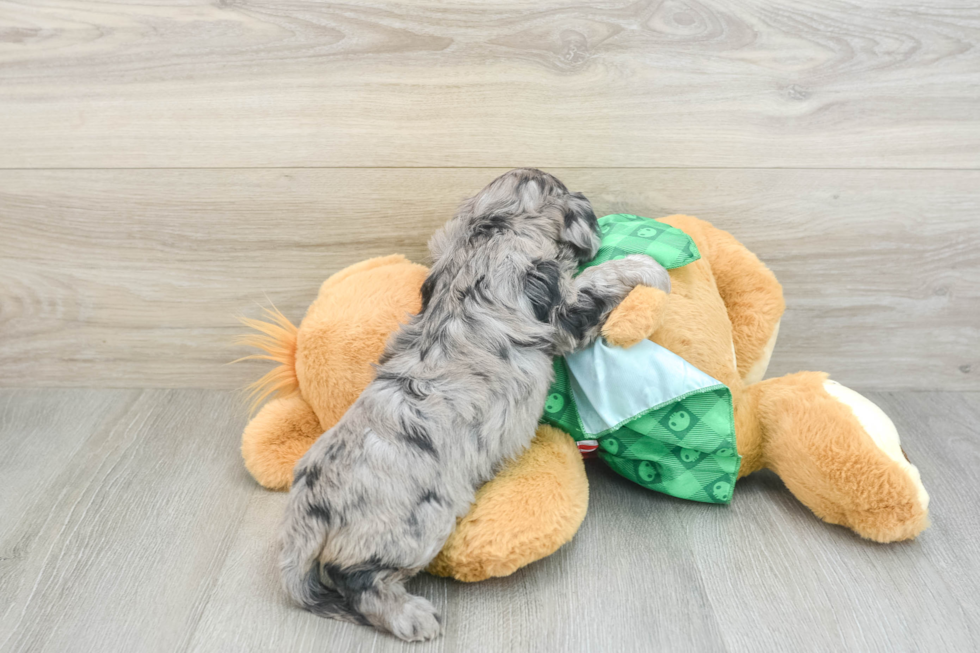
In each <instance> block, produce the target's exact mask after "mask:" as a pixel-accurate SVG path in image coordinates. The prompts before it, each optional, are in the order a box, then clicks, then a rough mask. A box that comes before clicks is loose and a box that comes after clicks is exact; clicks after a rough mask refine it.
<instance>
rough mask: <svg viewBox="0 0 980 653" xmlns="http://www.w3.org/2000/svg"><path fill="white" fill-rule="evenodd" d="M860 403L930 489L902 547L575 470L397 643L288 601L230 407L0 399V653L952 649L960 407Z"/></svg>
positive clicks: (183, 400) (971, 527) (750, 503)
mask: <svg viewBox="0 0 980 653" xmlns="http://www.w3.org/2000/svg"><path fill="white" fill-rule="evenodd" d="M869 397H870V398H871V399H872V400H874V401H876V402H878V403H879V404H880V405H881V406H882V408H884V410H886V411H887V412H888V413H889V414H890V415H891V417H892V418H893V419H894V421H895V423H896V426H897V427H898V429H899V432H900V433H902V443H903V447H904V449H905V451H906V452H907V453H908V455H909V457H910V458H911V459H912V460H913V461H914V462H915V463H916V464H917V465H918V466H919V468H920V470H921V472H922V478H923V482H924V483H925V485H926V487H927V488H928V490H929V492H930V494H931V497H932V504H931V510H932V522H933V523H932V526H931V528H930V529H929V530H927V531H926V532H925V533H924V534H923V535H922V536H920V537H919V538H918V539H917V540H915V541H913V542H906V543H901V544H895V545H880V544H875V543H871V542H867V541H864V540H860V539H859V538H857V537H856V536H855V535H853V534H852V533H851V532H850V531H847V530H845V529H843V528H840V527H834V526H828V525H826V524H823V523H822V522H820V521H818V520H817V519H816V518H815V517H814V516H813V515H812V514H811V513H810V512H809V511H808V510H807V509H805V508H804V507H803V506H802V505H800V504H799V503H798V502H797V501H796V500H795V499H793V498H792V496H791V495H790V494H789V493H788V492H787V490H786V489H785V487H783V485H782V483H781V482H780V481H779V479H778V478H776V477H775V476H774V475H772V474H771V473H768V472H763V473H759V474H756V475H753V476H750V477H747V478H745V479H743V480H741V481H739V486H738V488H737V489H736V493H735V498H734V500H733V502H732V504H731V505H730V506H728V507H724V506H710V505H706V504H698V503H693V502H685V501H681V500H677V499H673V498H670V497H666V496H663V495H659V494H657V493H654V492H651V491H649V490H646V489H644V488H641V487H639V486H637V485H635V484H631V483H630V482H629V481H626V480H625V479H623V478H621V477H619V476H616V475H615V474H613V473H611V472H609V471H608V470H607V469H605V468H604V467H603V466H602V465H601V463H599V462H598V461H593V462H591V463H589V470H588V471H589V479H590V485H591V501H590V508H589V513H588V515H587V517H586V520H585V522H584V524H583V526H582V529H581V531H580V532H579V533H578V535H577V536H576V537H575V539H574V540H572V542H571V543H569V544H568V545H566V546H565V547H563V548H562V549H560V550H559V551H558V552H557V553H556V554H555V555H552V556H550V557H549V558H546V559H545V560H542V561H540V562H538V563H535V564H533V565H531V566H529V567H526V568H524V569H522V570H520V571H519V572H518V573H516V574H514V575H513V576H510V577H508V578H502V579H495V580H491V581H488V582H483V583H476V584H464V583H457V582H454V581H448V580H446V579H441V578H433V577H430V576H425V575H423V576H420V577H419V578H418V579H417V580H415V581H414V582H413V583H414V584H413V590H414V591H416V592H419V593H422V594H424V595H425V596H427V597H429V598H430V599H431V600H433V601H434V602H435V603H436V604H437V606H439V607H440V608H441V609H442V610H443V614H444V615H445V617H446V624H447V630H446V634H445V636H444V637H443V638H441V639H438V640H436V641H434V642H432V643H428V644H423V645H406V644H403V643H401V642H399V641H397V640H394V639H392V638H390V637H388V636H385V635H381V634H379V633H377V632H375V631H373V630H369V629H367V628H362V627H358V626H353V625H350V624H343V623H339V622H334V621H327V620H324V619H320V618H317V617H314V616H312V615H310V614H308V613H305V612H302V611H300V610H299V609H296V608H293V607H290V606H289V605H288V604H287V603H286V600H285V597H284V596H283V594H282V593H281V590H280V589H279V582H278V577H277V572H276V565H275V548H274V531H275V527H276V524H277V523H278V520H279V519H280V516H281V513H282V509H283V506H284V502H285V496H284V495H282V494H276V493H270V492H267V491H265V490H262V489H260V488H258V487H257V486H255V485H254V483H252V481H251V480H250V479H249V478H248V476H247V474H246V473H245V471H244V470H243V469H242V466H241V461H240V458H239V454H238V451H237V446H236V444H237V438H238V436H239V433H240V431H241V428H242V426H243V425H244V409H243V408H242V406H241V405H240V404H239V403H238V401H237V397H236V396H235V395H234V394H233V393H230V392H222V391H207V390H183V391H166V390H149V391H119V390H102V391H91V390H50V389H47V390H20V391H12V390H0V465H4V466H3V467H0V470H2V471H3V473H2V474H0V509H2V513H0V514H2V519H0V653H21V652H24V651H32V652H36V653H44V652H46V651H51V652H53V653H54V652H57V653H60V652H61V651H67V650H70V651H73V652H77V653H86V652H87V651H93V652H95V651H98V652H101V651H108V650H112V651H115V650H119V651H123V650H127V651H128V650H140V651H161V652H163V651H166V652H168V653H170V652H183V651H189V652H194V653H215V652H221V651H227V652H228V653H239V652H240V651H249V652H250V653H262V652H264V651H269V652H270V653H271V652H278V651H286V650H288V651H296V652H302V651H351V652H358V651H364V652H366V651H374V652H377V653H386V652H389V651H423V652H427V651H446V652H455V651H467V652H474V653H482V652H489V651H528V652H531V653H538V652H541V653H545V652H550V651H567V652H569V653H577V652H579V651H582V652H585V651H659V650H683V651H710V652H712V653H715V652H717V651H731V652H733V653H734V652H742V651H744V652H746V653H748V652H752V653H755V652H759V651H762V652H767V651H843V650H850V651H857V650H860V651H932V650H936V651H939V650H943V651H966V650H971V649H972V648H973V647H974V644H975V643H976V642H977V641H978V639H980V609H978V603H977V601H976V590H977V586H976V580H975V579H976V576H977V574H978V573H980V563H978V560H980V525H978V523H977V520H976V518H975V515H976V505H977V502H978V501H980V473H978V470H980V438H978V435H977V429H976V424H977V423H978V422H980V393H938V392H929V393H915V392H887V393H870V394H869ZM11 470H13V471H14V472H15V473H10V472H11Z"/></svg>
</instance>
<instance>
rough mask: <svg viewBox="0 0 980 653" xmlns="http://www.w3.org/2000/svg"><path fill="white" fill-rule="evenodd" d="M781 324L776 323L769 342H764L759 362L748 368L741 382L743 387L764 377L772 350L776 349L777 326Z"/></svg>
mask: <svg viewBox="0 0 980 653" xmlns="http://www.w3.org/2000/svg"><path fill="white" fill-rule="evenodd" d="M781 322H782V320H780V321H779V322H776V327H775V328H774V329H773V330H772V335H771V336H769V341H768V342H766V346H765V347H763V348H762V353H761V354H760V355H759V360H757V361H756V362H755V363H753V364H752V367H750V368H749V371H748V373H747V374H746V375H745V378H744V379H742V381H744V382H745V385H751V384H753V383H758V382H759V381H761V380H762V379H763V378H765V376H766V370H767V369H769V359H770V358H772V350H773V349H775V347H776V338H777V337H778V336H779V325H780V323H781Z"/></svg>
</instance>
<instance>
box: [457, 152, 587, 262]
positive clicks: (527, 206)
mask: <svg viewBox="0 0 980 653" xmlns="http://www.w3.org/2000/svg"><path fill="white" fill-rule="evenodd" d="M469 205H470V206H469V209H470V210H471V211H472V214H473V215H477V216H491V218H490V219H494V218H496V219H497V220H504V219H506V216H525V217H526V218H527V219H528V220H532V221H533V220H540V219H541V218H544V219H545V220H546V221H548V223H549V224H546V225H543V227H544V229H545V231H546V232H547V233H548V234H550V236H551V237H552V238H554V239H555V240H557V241H559V243H561V244H563V245H566V246H567V247H568V248H569V249H570V250H571V251H572V254H573V255H574V256H575V258H577V259H579V260H581V261H589V260H591V259H593V258H595V255H596V252H597V251H598V250H599V224H598V222H597V221H596V217H595V213H594V212H593V211H592V204H591V203H590V202H589V200H588V199H586V197H585V196H584V195H582V193H570V192H569V191H568V189H567V188H565V184H563V183H561V182H560V181H559V180H558V179H557V178H556V177H554V176H553V175H549V174H548V173H547V172H542V171H541V170H536V169H534V168H517V169H516V170H511V171H510V172H507V173H504V174H503V175H501V176H499V177H497V178H496V179H494V180H493V181H492V182H490V184H488V185H487V187H486V188H484V189H483V190H482V191H480V192H479V193H478V194H477V195H476V196H475V197H473V198H472V199H471V200H470V201H469Z"/></svg>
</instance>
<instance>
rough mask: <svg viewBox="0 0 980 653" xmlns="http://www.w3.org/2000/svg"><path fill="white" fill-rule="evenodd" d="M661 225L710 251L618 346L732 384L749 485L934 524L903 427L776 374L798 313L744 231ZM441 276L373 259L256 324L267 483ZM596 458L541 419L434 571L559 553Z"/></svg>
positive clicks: (258, 462)
mask: <svg viewBox="0 0 980 653" xmlns="http://www.w3.org/2000/svg"><path fill="white" fill-rule="evenodd" d="M660 222H663V223H666V224H668V225H671V226H673V227H676V228H678V229H680V230H681V231H683V232H685V233H686V234H688V235H689V236H690V237H691V238H692V239H693V240H694V242H695V244H696V246H697V249H698V250H699V251H700V253H701V258H700V259H699V260H697V261H694V262H693V263H690V264H688V265H685V266H683V267H678V268H675V269H672V270H670V277H671V284H672V287H671V292H670V294H669V295H666V294H664V293H663V292H662V291H660V290H657V289H653V288H645V287H639V288H636V289H634V290H633V292H632V293H631V294H630V295H629V297H627V299H626V300H625V301H624V302H623V303H622V304H621V305H620V306H619V307H618V308H617V309H616V310H615V311H614V312H613V314H612V315H611V316H610V319H609V320H608V322H607V323H606V325H605V327H604V329H603V335H604V337H605V339H606V341H607V342H608V343H610V344H612V345H618V346H622V347H629V346H631V345H633V344H636V343H637V342H639V341H640V340H642V339H644V338H649V339H650V340H652V341H653V342H655V343H657V344H659V345H661V346H662V347H665V348H666V349H668V350H670V351H671V352H673V353H674V354H677V355H678V356H680V357H681V358H683V359H685V360H686V361H687V362H689V363H690V364H692V365H693V366H694V367H696V368H698V369H699V370H701V371H702V372H704V373H706V374H708V375H710V376H711V377H714V379H717V380H718V381H720V382H722V383H724V384H725V385H727V386H728V388H729V389H730V391H731V395H732V404H733V408H734V419H735V435H736V442H737V449H738V454H740V455H741V456H742V463H741V467H740V469H739V477H741V476H745V475H746V474H751V473H752V472H754V471H757V470H760V469H763V468H768V469H771V470H773V471H774V472H776V474H778V475H779V477H780V478H781V479H782V480H783V482H784V483H785V484H786V487H787V488H789V490H790V491H791V492H792V493H793V494H794V495H795V496H796V497H797V498H798V499H799V500H800V501H801V502H803V503H804V504H805V505H806V506H808V507H809V508H810V509H811V510H812V511H813V512H814V513H815V514H816V515H817V516H818V517H820V518H821V519H823V520H824V521H826V522H829V523H831V524H840V525H843V526H847V527H848V528H850V529H852V530H854V531H855V532H856V533H858V534H859V535H861V536H862V537H865V538H868V539H872V540H876V541H878V542H893V541H897V540H905V539H909V538H913V537H915V536H916V535H918V534H919V533H920V532H921V531H922V530H923V529H924V528H925V527H926V526H927V525H928V513H927V509H928V503H929V497H928V495H927V494H926V491H925V489H924V488H923V486H922V482H921V480H920V478H919V472H918V470H917V469H916V467H915V466H914V465H912V464H911V463H910V462H909V461H908V459H907V458H906V456H905V454H904V452H903V451H902V449H901V446H900V444H899V438H898V433H897V432H896V430H895V427H894V425H893V424H892V422H891V420H889V419H888V417H887V416H886V415H885V414H884V413H883V412H882V411H881V409H879V408H878V407H877V406H876V405H875V404H873V403H872V402H870V401H869V400H867V399H865V398H864V397H862V396H861V395H859V394H858V393H856V392H854V391H853V390H850V389H848V388H846V387H844V386H842V385H840V384H838V383H836V382H834V381H830V380H829V379H828V378H827V375H826V374H824V373H822V372H799V373H796V374H790V375H787V376H783V377H780V378H775V379H768V380H765V381H763V380H762V378H763V376H764V375H765V372H766V367H767V366H768V363H769V358H770V356H771V354H772V350H773V346H774V345H775V342H776V335H777V333H778V331H779V320H780V318H781V316H782V313H783V309H784V304H783V297H782V288H781V287H780V285H779V283H778V282H777V281H776V278H775V276H774V275H773V274H772V272H770V271H769V269H768V268H766V267H765V266H764V265H763V264H762V263H761V262H760V261H759V259H758V258H756V256H755V255H754V254H752V253H751V252H750V251H748V250H747V249H746V248H745V247H744V246H743V245H742V244H741V243H739V242H738V241H737V240H735V239H734V238H733V237H732V236H731V235H730V234H728V233H727V232H724V231H722V230H720V229H717V228H715V227H714V226H712V225H711V224H709V223H707V222H705V221H703V220H698V219H697V218H693V217H689V216H684V215H675V216H670V217H667V218H662V219H661V220H660ZM427 272H428V270H427V269H426V268H425V267H423V266H421V265H418V264H416V263H412V262H410V261H408V260H407V259H405V258H404V257H403V256H399V255H394V256H387V257H382V258H375V259H370V260H367V261H363V262H361V263H357V264H355V265H352V266H351V267H349V268H347V269H345V270H342V271H340V272H338V273H337V274H335V275H333V276H332V277H330V278H329V279H327V280H326V281H325V282H324V283H323V285H322V286H321V287H320V292H319V295H318V297H317V299H316V300H315V301H314V302H313V304H312V305H311V306H310V308H309V311H307V314H306V317H305V318H304V319H303V321H302V323H301V324H300V326H299V328H296V327H295V326H293V325H292V324H291V323H290V322H289V321H288V320H287V319H286V318H285V317H283V316H282V315H281V314H279V313H272V316H273V321H272V322H263V321H259V320H246V323H247V324H248V325H249V326H251V327H254V328H255V329H257V330H259V331H261V332H262V333H263V334H264V335H253V336H248V337H245V338H243V339H242V342H243V343H244V344H248V345H251V346H256V347H259V348H261V349H264V350H265V351H266V355H260V356H257V357H258V358H266V359H271V360H274V361H277V362H278V363H279V366H278V367H277V368H275V369H274V370H272V371H271V372H269V373H268V374H267V375H266V376H265V377H263V378H262V379H261V380H259V381H258V382H256V383H255V384H254V386H255V388H257V390H258V391H259V394H260V400H261V399H264V398H265V397H266V396H268V395H269V394H272V393H278V395H279V396H277V397H276V398H274V399H272V400H271V401H269V402H268V403H266V404H265V405H264V406H263V407H262V409H261V410H260V411H259V413H258V414H257V415H256V416H255V417H254V418H253V419H252V420H251V422H250V423H249V424H248V426H247V427H246V428H245V432H244V434H243V436H242V455H243V456H244V459H245V465H246V467H247V468H248V470H249V472H251V474H252V476H254V477H255V479H256V480H257V481H258V482H259V483H260V484H262V485H263V486H265V487H267V488H269V489H274V490H286V489H288V488H289V485H290V483H291V482H292V476H293V472H292V470H293V466H294V465H295V463H296V461H297V460H299V458H300V457H302V455H303V454H304V453H306V450H307V449H308V448H309V447H310V445H312V444H313V442H314V441H315V440H316V439H317V438H319V437H320V435H321V434H323V433H324V431H326V430H328V429H330V428H331V427H332V426H333V425H334V424H335V423H336V422H337V421H338V420H339V419H340V417H341V416H342V415H343V414H344V412H345V411H346V410H347V408H348V407H349V406H350V405H351V404H352V403H353V402H354V400H355V399H356V398H357V396H358V395H359V394H360V392H361V391H362V390H363V389H364V387H365V386H367V384H368V383H369V382H370V381H371V380H372V378H373V375H374V369H373V367H372V363H374V362H375V361H376V360H377V359H378V357H379V356H380V355H381V352H382V350H383V349H384V345H385V342H386V341H387V339H388V336H389V335H390V334H391V333H392V332H393V331H394V330H395V329H396V328H397V327H398V325H399V323H400V322H402V321H404V320H405V319H406V318H407V316H408V315H409V314H412V313H415V312H417V311H418V310H419V309H420V304H421V302H420V295H419V290H420V287H421V285H422V282H423V280H424V279H425V276H426V274H427ZM588 493H589V490H588V482H587V480H586V475H585V466H584V463H583V459H582V455H581V454H580V453H579V449H578V447H577V446H576V443H575V442H574V441H573V440H572V438H571V437H570V436H569V435H567V434H566V433H563V432H562V431H560V430H558V429H556V428H553V427H550V426H544V425H542V426H540V427H539V428H538V431H537V434H536V436H535V437H534V440H533V441H532V443H531V445H530V447H529V448H528V449H527V451H526V452H525V453H524V454H523V455H522V456H521V457H520V458H519V459H517V460H514V461H511V463H510V464H509V465H508V466H507V467H505V468H504V469H503V471H501V472H500V474H498V475H497V476H496V477H495V478H494V479H493V480H491V481H490V482H489V483H487V484H486V485H484V486H483V487H482V488H481V489H480V490H479V491H478V493H477V495H476V501H475V502H474V504H473V506H472V508H471V509H470V512H469V513H468V514H467V515H466V516H465V517H463V518H462V519H460V521H459V523H458V524H457V527H456V530H455V532H454V533H453V535H452V536H451V537H450V538H449V540H448V541H447V542H446V544H445V546H444V547H443V549H442V552H441V553H440V554H439V556H438V557H437V558H436V559H435V560H434V561H433V562H432V563H431V565H430V566H429V571H430V572H432V573H435V574H439V575H444V576H453V577H455V578H457V579H459V580H464V581H476V580H483V579H486V578H489V577H492V576H505V575H507V574H510V573H513V572H514V571H515V570H517V569H519V568H520V567H522V566H524V565H527V564H529V563H531V562H533V561H535V560H538V559H540V558H543V557H545V556H547V555H550V554H551V553H553V552H554V551H555V550H557V549H558V547H560V546H561V545H562V544H564V543H565V542H567V541H568V540H570V539H571V538H572V536H573V535H574V534H575V532H576V531H577V530H578V528H579V525H580V524H581V523H582V520H583V519H584V517H585V512H586V508H587V506H588Z"/></svg>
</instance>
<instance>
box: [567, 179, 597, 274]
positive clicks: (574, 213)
mask: <svg viewBox="0 0 980 653" xmlns="http://www.w3.org/2000/svg"><path fill="white" fill-rule="evenodd" d="M563 217H564V225H563V226H562V230H561V238H562V240H563V241H565V242H566V243H568V244H569V245H571V246H572V249H573V250H574V251H575V256H576V257H577V258H578V259H579V260H580V261H591V260H592V259H594V258H595V255H596V252H598V251H599V222H598V221H597V220H596V217H595V213H594V212H593V211H592V203H591V202H589V200H588V199H586V197H585V195H583V194H582V193H569V195H568V200H567V201H566V203H565V214H564V216H563Z"/></svg>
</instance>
